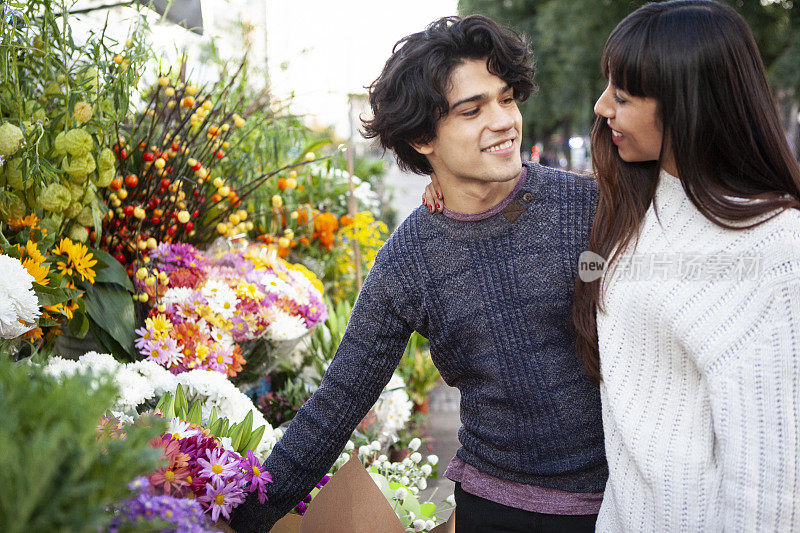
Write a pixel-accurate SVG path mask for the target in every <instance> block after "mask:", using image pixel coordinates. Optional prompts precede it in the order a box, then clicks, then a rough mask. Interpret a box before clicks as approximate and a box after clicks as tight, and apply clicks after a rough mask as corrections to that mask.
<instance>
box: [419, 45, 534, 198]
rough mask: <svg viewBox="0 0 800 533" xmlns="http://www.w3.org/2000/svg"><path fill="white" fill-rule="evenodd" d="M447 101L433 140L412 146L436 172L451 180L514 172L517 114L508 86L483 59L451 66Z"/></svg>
mask: <svg viewBox="0 0 800 533" xmlns="http://www.w3.org/2000/svg"><path fill="white" fill-rule="evenodd" d="M447 101H448V104H449V106H450V109H449V112H448V113H447V115H446V116H444V117H443V118H442V119H441V120H440V121H439V123H438V124H437V127H436V138H435V139H433V140H432V141H431V142H429V143H426V144H416V145H414V147H415V148H416V149H417V151H419V152H420V153H422V154H424V155H425V156H427V158H428V161H430V163H431V166H432V167H433V170H434V172H435V173H436V176H437V177H438V178H439V179H440V180H447V181H450V182H451V183H453V184H456V183H458V182H461V183H466V182H472V183H473V184H474V182H489V183H498V182H507V181H510V180H513V179H514V178H516V177H517V176H519V174H520V171H521V168H522V161H521V158H520V142H521V140H522V115H521V114H520V112H519V109H518V108H517V102H516V100H515V99H514V91H513V89H512V88H511V87H509V86H508V84H507V83H506V82H504V81H503V80H502V79H500V78H498V77H497V76H495V75H494V74H491V73H490V72H489V70H488V69H487V68H486V60H485V59H469V60H465V61H464V62H463V63H462V64H461V65H459V66H457V67H456V68H455V69H453V73H452V75H451V76H450V87H449V89H448V92H447Z"/></svg>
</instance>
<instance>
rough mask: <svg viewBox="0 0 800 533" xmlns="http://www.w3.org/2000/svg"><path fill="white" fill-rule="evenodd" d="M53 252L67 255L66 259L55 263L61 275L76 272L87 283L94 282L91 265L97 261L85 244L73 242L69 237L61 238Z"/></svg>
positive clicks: (71, 274) (70, 274)
mask: <svg viewBox="0 0 800 533" xmlns="http://www.w3.org/2000/svg"><path fill="white" fill-rule="evenodd" d="M53 253H55V254H58V255H64V256H66V257H67V261H63V262H62V261H59V262H58V264H57V266H58V269H59V271H60V272H61V273H62V274H63V275H65V276H66V275H69V276H73V273H77V274H79V275H80V276H81V277H82V278H83V279H84V280H86V281H88V282H89V283H94V278H95V272H94V270H92V267H93V266H94V265H95V264H96V263H97V259H95V258H94V256H93V255H92V254H91V252H89V248H87V247H86V245H85V244H81V243H79V242H76V243H73V242H72V241H71V240H70V239H68V238H63V239H61V242H60V243H58V246H56V247H55V248H53Z"/></svg>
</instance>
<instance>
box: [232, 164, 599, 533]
mask: <svg viewBox="0 0 800 533" xmlns="http://www.w3.org/2000/svg"><path fill="white" fill-rule="evenodd" d="M527 168H528V169H527V178H526V181H525V183H524V185H523V186H522V187H521V189H520V190H519V191H515V192H514V193H513V194H514V195H515V198H514V202H518V203H519V204H520V205H521V206H522V207H521V209H522V213H521V214H520V215H519V217H518V218H517V219H515V221H514V222H513V223H510V222H509V221H508V220H507V219H506V218H505V217H504V216H503V214H501V213H498V214H494V215H492V216H489V217H488V218H486V219H483V220H479V221H474V222H463V221H457V220H453V219H450V218H446V217H444V216H442V215H440V214H438V213H436V214H431V213H429V212H428V211H427V210H426V209H424V208H419V209H417V210H416V211H415V212H414V213H412V214H411V216H409V217H408V218H407V219H406V220H405V221H404V222H403V223H402V224H401V225H400V227H398V228H397V230H396V231H395V232H394V234H392V236H391V237H390V238H389V240H388V241H387V242H386V244H385V245H384V246H383V248H382V249H381V250H380V252H379V253H378V256H377V259H376V261H375V265H374V267H373V268H372V269H371V271H370V273H369V275H368V276H367V279H366V280H365V282H364V287H363V288H362V290H361V293H360V294H359V296H358V300H357V301H356V304H355V307H354V309H353V313H352V316H351V318H350V322H349V323H348V325H347V330H346V332H345V335H344V338H343V339H342V343H341V345H340V346H339V349H338V351H337V352H336V356H335V357H334V359H333V362H332V363H331V365H330V368H329V369H328V371H327V372H326V373H325V377H324V379H323V381H322V384H321V386H320V388H319V390H317V392H315V393H314V395H313V396H312V397H311V399H310V400H309V401H308V402H306V404H305V405H304V406H303V407H302V408H301V409H300V411H299V412H298V413H297V416H296V417H295V419H294V421H293V422H292V424H291V425H290V427H289V428H288V430H287V431H286V434H285V435H284V437H283V439H281V440H280V441H279V442H278V444H277V445H276V446H275V449H274V451H273V452H272V454H271V455H270V457H269V458H268V459H267V461H266V462H265V463H264V468H265V469H266V470H268V471H269V472H270V473H271V474H272V476H273V479H274V483H272V484H271V485H269V486H268V496H269V501H268V502H267V503H266V504H265V505H260V504H259V503H258V500H257V499H256V498H253V497H250V498H249V499H248V500H247V501H246V503H244V504H242V505H241V506H239V507H238V508H237V509H236V510H235V511H234V514H233V517H232V520H231V523H232V525H233V526H234V527H235V528H236V529H237V530H239V531H268V530H269V529H270V527H272V525H273V524H274V523H275V521H277V520H278V519H279V518H280V517H281V516H282V515H283V514H284V513H286V512H287V511H288V510H289V509H291V508H292V506H293V505H295V504H296V503H297V502H298V501H300V500H301V499H302V498H303V497H304V496H305V495H306V494H307V493H308V491H309V490H310V489H311V487H313V486H314V484H315V483H316V482H317V481H318V480H319V479H320V478H321V477H322V476H323V474H325V473H326V472H327V471H328V468H329V467H330V466H331V465H332V464H333V462H334V461H335V460H336V458H337V457H338V455H339V453H340V452H341V450H342V448H343V447H344V444H345V443H346V442H347V439H348V438H349V436H350V435H351V433H352V431H353V429H354V428H355V426H356V425H357V424H358V422H359V421H360V420H361V418H362V417H363V416H364V415H365V414H366V413H367V411H368V410H369V408H370V407H371V406H372V405H373V403H374V402H375V400H376V399H377V397H378V395H379V394H380V392H381V390H382V389H383V387H384V385H386V383H387V382H388V381H389V378H390V377H391V375H392V372H393V371H394V369H395V367H396V366H397V364H398V362H399V360H400V357H401V355H402V353H403V350H404V348H405V346H406V343H407V342H408V338H409V336H410V335H411V332H412V331H413V330H417V331H419V332H420V333H421V334H422V335H424V336H426V337H428V338H429V340H430V343H431V356H432V358H433V361H434V363H435V364H436V366H437V367H438V368H439V371H440V373H441V375H442V377H443V378H444V380H445V381H446V382H447V383H448V384H450V385H452V386H454V387H458V388H459V390H460V391H461V421H462V424H463V426H462V428H461V429H460V430H459V439H460V441H461V444H462V447H461V449H459V451H458V457H459V458H460V459H461V460H462V461H464V462H466V463H468V464H470V465H472V466H474V467H475V468H477V469H479V470H481V471H482V472H486V473H488V474H490V475H492V476H495V477H497V478H501V479H507V480H511V481H516V482H519V483H527V484H531V485H536V486H542V487H549V488H556V489H560V490H564V491H570V492H602V490H603V487H604V486H605V482H606V478H607V475H608V470H607V467H606V463H605V457H604V454H603V433H602V427H601V418H600V398H599V391H598V388H597V387H596V386H593V385H592V384H591V383H590V382H589V380H588V379H587V378H586V376H585V374H584V372H583V369H582V366H581V363H580V361H579V359H578V357H577V355H576V352H575V342H574V336H573V335H572V332H571V329H570V321H569V314H570V309H571V299H572V288H573V284H574V279H575V276H576V272H577V263H578V255H579V254H580V253H581V252H582V251H583V250H584V249H585V246H586V242H587V241H588V234H589V229H590V227H591V220H592V217H593V215H594V209H595V204H596V200H597V190H596V185H595V183H594V181H593V180H592V179H589V178H586V177H583V176H578V175H575V174H570V173H566V172H561V171H557V170H553V169H548V168H545V167H540V166H538V165H529V166H528V167H527Z"/></svg>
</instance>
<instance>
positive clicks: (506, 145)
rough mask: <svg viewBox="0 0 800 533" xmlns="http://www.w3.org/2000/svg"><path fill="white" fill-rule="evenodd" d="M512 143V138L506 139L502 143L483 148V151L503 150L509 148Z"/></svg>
mask: <svg viewBox="0 0 800 533" xmlns="http://www.w3.org/2000/svg"><path fill="white" fill-rule="evenodd" d="M512 144H514V141H513V139H512V140H508V141H506V142H504V143H500V144H497V145H495V146H491V147H489V148H484V149H483V150H482V151H483V152H497V151H498V150H505V149H506V148H511V145H512Z"/></svg>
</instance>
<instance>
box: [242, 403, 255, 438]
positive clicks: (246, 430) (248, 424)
mask: <svg viewBox="0 0 800 533" xmlns="http://www.w3.org/2000/svg"><path fill="white" fill-rule="evenodd" d="M252 430H253V411H252V410H251V411H248V412H247V416H246V417H244V420H242V435H243V436H244V437H243V438H246V439H247V440H250V432H251V431H252ZM244 444H247V443H246V442H245V443H244Z"/></svg>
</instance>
